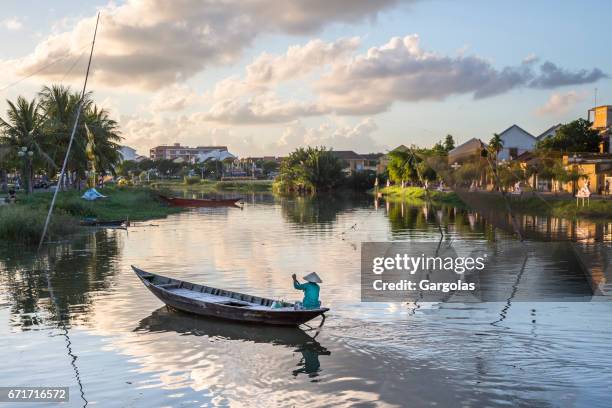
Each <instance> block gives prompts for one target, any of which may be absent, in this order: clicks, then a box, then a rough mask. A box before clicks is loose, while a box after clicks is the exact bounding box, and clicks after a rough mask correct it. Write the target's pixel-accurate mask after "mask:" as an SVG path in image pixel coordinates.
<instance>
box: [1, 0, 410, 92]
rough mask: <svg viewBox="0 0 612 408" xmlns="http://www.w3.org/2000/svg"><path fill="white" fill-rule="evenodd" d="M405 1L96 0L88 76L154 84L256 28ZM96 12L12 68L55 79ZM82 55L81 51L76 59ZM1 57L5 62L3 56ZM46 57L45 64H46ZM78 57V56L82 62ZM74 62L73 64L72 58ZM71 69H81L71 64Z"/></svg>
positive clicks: (234, 53)
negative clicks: (101, 3)
mask: <svg viewBox="0 0 612 408" xmlns="http://www.w3.org/2000/svg"><path fill="white" fill-rule="evenodd" d="M410 2H412V1H408V0H404V1H401V0H379V1H370V0H338V1H322V0H297V1H290V2H279V1H276V0H205V1H201V0H180V1H173V2H168V1H165V0H148V1H143V0H128V1H127V2H125V3H123V4H121V5H115V4H114V3H110V4H109V5H107V6H105V7H102V8H101V9H100V11H101V18H100V29H99V36H98V40H97V44H96V54H95V59H94V64H93V71H92V80H95V81H97V82H98V83H100V84H105V85H109V86H130V87H137V88H141V89H146V90H156V89H159V88H162V87H164V86H167V85H169V84H172V83H175V82H181V81H183V80H185V79H188V78H190V77H192V76H194V75H195V74H196V73H198V72H200V71H202V70H204V69H205V68H206V67H207V66H209V65H214V64H224V63H229V62H232V61H235V60H236V59H237V58H238V57H239V56H240V55H241V54H242V51H243V50H244V49H245V47H248V46H249V45H251V44H252V42H253V40H254V39H255V38H256V37H257V36H258V35H260V34H262V33H276V32H280V33H290V34H306V33H311V32H313V31H315V30H318V29H321V28H322V27H325V26H326V25H329V24H332V23H335V22H349V23H350V22H356V21H361V20H363V19H372V18H375V17H376V16H377V14H378V13H379V12H381V11H382V10H385V9H388V8H390V7H392V6H395V5H397V4H400V3H410ZM94 24H95V17H89V18H83V19H81V20H79V21H78V22H76V23H75V24H74V26H73V28H72V29H70V30H67V31H61V32H56V33H54V34H52V35H50V36H48V37H46V38H45V39H44V40H43V41H41V42H40V43H39V44H38V45H37V47H36V48H35V50H34V51H33V52H32V53H30V54H29V55H27V56H26V57H24V58H22V59H19V60H14V61H11V65H13V66H16V67H17V73H18V74H19V75H30V74H33V73H37V72H38V71H39V70H41V69H42V68H43V67H45V69H44V70H42V71H40V72H39V73H37V76H38V77H43V78H45V79H51V80H56V79H58V78H61V77H63V76H64V75H65V74H66V72H68V70H69V69H70V67H71V65H72V64H73V63H74V61H75V60H77V58H78V57H79V56H80V55H82V54H84V53H86V51H87V48H88V43H89V42H90V38H91V36H92V31H93V27H94ZM83 60H85V58H83ZM4 62H6V61H4ZM51 62H55V63H54V64H53V65H52V66H50V67H47V65H48V64H50V63H51ZM84 63H85V61H83V64H84ZM79 67H80V65H79ZM71 75H73V76H74V75H79V76H80V75H82V71H79V70H77V69H75V70H73V71H72V73H71Z"/></svg>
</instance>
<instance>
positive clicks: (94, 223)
mask: <svg viewBox="0 0 612 408" xmlns="http://www.w3.org/2000/svg"><path fill="white" fill-rule="evenodd" d="M80 224H81V225H82V226H85V227H122V226H127V225H128V222H127V220H109V221H99V220H97V219H84V220H81V222H80Z"/></svg>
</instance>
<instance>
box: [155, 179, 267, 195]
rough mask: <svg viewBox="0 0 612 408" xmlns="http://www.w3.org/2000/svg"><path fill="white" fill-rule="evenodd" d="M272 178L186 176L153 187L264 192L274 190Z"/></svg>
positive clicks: (157, 182)
mask: <svg viewBox="0 0 612 408" xmlns="http://www.w3.org/2000/svg"><path fill="white" fill-rule="evenodd" d="M272 182H273V181H272V180H222V181H215V180H206V179H204V180H201V179H199V178H196V177H194V178H186V179H184V180H163V181H155V182H152V183H151V187H152V188H155V189H160V190H164V189H167V190H189V191H195V192H199V193H209V194H214V193H222V192H236V193H263V192H272Z"/></svg>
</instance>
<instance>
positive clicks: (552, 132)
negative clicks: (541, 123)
mask: <svg viewBox="0 0 612 408" xmlns="http://www.w3.org/2000/svg"><path fill="white" fill-rule="evenodd" d="M561 126H563V125H562V124H561V123H558V124H556V125H554V126H551V127H549V128H548V129H546V130H545V131H544V132H542V133H540V134H539V135H538V136H537V137H536V139H537V141H538V142H541V141H542V140H544V139H547V138H549V137H552V136H554V135H556V134H557V130H559V128H560V127H561Z"/></svg>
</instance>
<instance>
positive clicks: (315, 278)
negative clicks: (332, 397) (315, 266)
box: [302, 272, 323, 283]
mask: <svg viewBox="0 0 612 408" xmlns="http://www.w3.org/2000/svg"><path fill="white" fill-rule="evenodd" d="M302 279H304V280H305V281H307V282H313V283H323V281H322V280H321V278H319V275H317V273H316V272H310V273H309V274H308V275H306V276H304V277H302Z"/></svg>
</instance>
